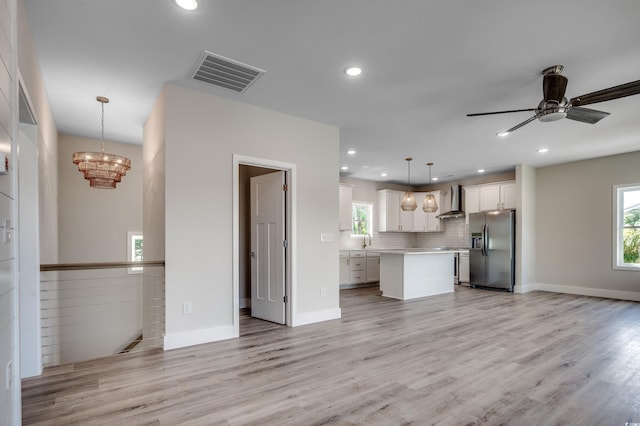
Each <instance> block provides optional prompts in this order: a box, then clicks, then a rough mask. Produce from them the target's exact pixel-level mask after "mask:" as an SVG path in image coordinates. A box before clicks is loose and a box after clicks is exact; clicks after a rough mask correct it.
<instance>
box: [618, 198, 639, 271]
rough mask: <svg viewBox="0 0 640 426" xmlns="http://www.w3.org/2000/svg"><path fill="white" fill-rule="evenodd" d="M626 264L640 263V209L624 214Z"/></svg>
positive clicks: (624, 253)
mask: <svg viewBox="0 0 640 426" xmlns="http://www.w3.org/2000/svg"><path fill="white" fill-rule="evenodd" d="M622 236H623V244H622V246H623V256H624V263H640V208H638V209H633V210H630V211H628V212H625V214H624V230H623V235H622Z"/></svg>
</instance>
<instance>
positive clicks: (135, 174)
mask: <svg viewBox="0 0 640 426" xmlns="http://www.w3.org/2000/svg"><path fill="white" fill-rule="evenodd" d="M107 123H108V121H107ZM100 144H101V141H99V140H96V139H88V138H83V137H78V136H71V135H65V134H60V135H59V144H58V159H59V164H58V171H59V175H58V176H59V177H58V179H59V184H60V187H59V195H58V199H59V260H60V262H61V263H76V262H124V261H126V260H128V259H127V232H128V231H138V232H139V231H141V230H142V172H143V163H142V147H141V146H139V145H132V144H124V143H117V142H109V141H105V152H108V153H113V154H118V155H123V156H125V157H127V158H129V159H130V160H131V164H132V165H131V170H129V171H128V172H127V174H126V175H125V176H124V177H123V178H122V182H120V183H118V185H117V187H116V189H115V190H114V189H95V188H91V187H89V181H88V180H86V179H84V177H83V176H82V174H81V173H80V172H79V171H78V166H76V165H75V164H73V163H72V162H71V156H72V154H73V153H74V152H76V151H100ZM145 258H146V256H145Z"/></svg>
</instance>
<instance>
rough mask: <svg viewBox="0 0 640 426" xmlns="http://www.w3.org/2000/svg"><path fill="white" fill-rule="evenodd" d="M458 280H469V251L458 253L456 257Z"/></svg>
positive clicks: (464, 281) (462, 281)
mask: <svg viewBox="0 0 640 426" xmlns="http://www.w3.org/2000/svg"><path fill="white" fill-rule="evenodd" d="M458 268H459V269H458V282H461V283H468V282H469V253H460V257H459V259H458Z"/></svg>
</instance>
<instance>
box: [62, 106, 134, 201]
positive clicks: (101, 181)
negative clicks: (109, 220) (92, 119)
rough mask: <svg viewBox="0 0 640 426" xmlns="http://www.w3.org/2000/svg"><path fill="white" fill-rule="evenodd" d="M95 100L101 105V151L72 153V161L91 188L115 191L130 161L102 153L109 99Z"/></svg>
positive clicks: (129, 166)
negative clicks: (105, 107)
mask: <svg viewBox="0 0 640 426" xmlns="http://www.w3.org/2000/svg"><path fill="white" fill-rule="evenodd" d="M96 100H97V101H98V102H100V103H101V104H102V115H101V125H102V134H101V136H102V137H101V140H102V149H101V150H100V152H74V153H73V157H72V160H73V164H75V165H77V166H78V171H80V173H82V174H83V175H84V178H85V179H87V180H88V181H89V186H90V187H91V188H101V189H115V187H116V184H117V183H118V182H120V181H121V180H122V176H124V175H126V174H127V170H129V169H131V160H129V159H128V158H127V157H123V156H121V155H116V154H108V153H106V152H104V104H106V103H109V98H105V97H103V96H98V97H97V98H96Z"/></svg>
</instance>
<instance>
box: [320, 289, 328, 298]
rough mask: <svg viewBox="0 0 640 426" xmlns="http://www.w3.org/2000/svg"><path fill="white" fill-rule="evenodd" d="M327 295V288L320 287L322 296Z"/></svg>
mask: <svg viewBox="0 0 640 426" xmlns="http://www.w3.org/2000/svg"><path fill="white" fill-rule="evenodd" d="M326 295H327V288H326V287H320V296H322V297H325V296H326Z"/></svg>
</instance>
